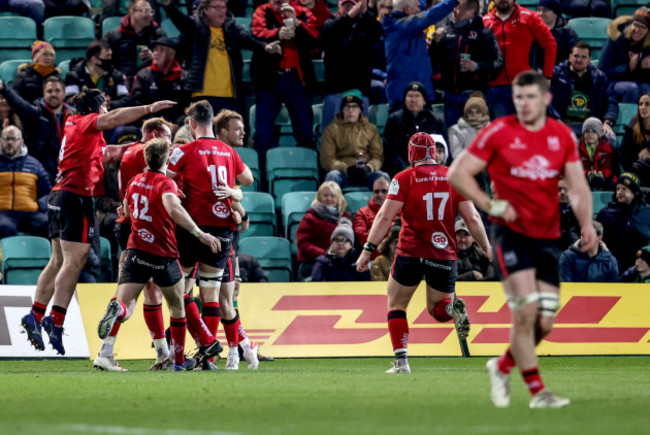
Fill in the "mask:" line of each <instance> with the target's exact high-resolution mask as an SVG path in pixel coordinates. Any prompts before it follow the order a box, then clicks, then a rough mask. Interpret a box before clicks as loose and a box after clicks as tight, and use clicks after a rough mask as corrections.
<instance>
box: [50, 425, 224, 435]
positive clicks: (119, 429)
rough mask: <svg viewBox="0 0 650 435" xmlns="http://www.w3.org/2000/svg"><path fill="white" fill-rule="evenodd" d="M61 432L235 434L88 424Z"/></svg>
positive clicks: (189, 434) (142, 434)
mask: <svg viewBox="0 0 650 435" xmlns="http://www.w3.org/2000/svg"><path fill="white" fill-rule="evenodd" d="M58 427H59V428H60V429H62V430H67V431H70V432H82V433H108V434H129V435H150V434H151V435H236V433H235V432H215V431H202V430H191V429H150V428H145V427H128V426H99V425H90V424H62V425H58Z"/></svg>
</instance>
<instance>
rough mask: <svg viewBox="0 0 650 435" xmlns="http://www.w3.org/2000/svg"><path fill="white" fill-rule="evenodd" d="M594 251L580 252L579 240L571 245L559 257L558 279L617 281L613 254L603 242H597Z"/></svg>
mask: <svg viewBox="0 0 650 435" xmlns="http://www.w3.org/2000/svg"><path fill="white" fill-rule="evenodd" d="M601 228H602V226H601ZM599 238H602V236H601V237H599ZM594 251H595V255H592V252H580V241H579V240H578V241H577V242H575V243H574V244H573V245H571V247H570V248H569V249H567V250H566V251H564V252H563V253H562V256H561V257H560V280H561V281H562V282H618V263H617V262H616V258H614V255H612V253H611V252H609V250H608V249H607V246H605V244H604V243H603V242H599V243H598V245H597V246H596V247H595V248H594Z"/></svg>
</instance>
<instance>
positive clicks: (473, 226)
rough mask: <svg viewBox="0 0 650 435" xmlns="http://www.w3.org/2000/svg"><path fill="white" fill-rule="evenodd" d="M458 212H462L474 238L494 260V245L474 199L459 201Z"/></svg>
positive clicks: (461, 214)
mask: <svg viewBox="0 0 650 435" xmlns="http://www.w3.org/2000/svg"><path fill="white" fill-rule="evenodd" d="M458 213H460V216H461V217H462V218H463V220H464V221H465V223H466V224H467V229H468V230H469V233H470V234H471V235H472V237H474V240H476V243H478V245H479V246H480V247H481V249H482V250H483V252H485V255H486V256H487V257H488V258H489V259H490V261H492V260H493V258H492V246H491V245H490V240H489V238H488V235H487V233H486V232H485V226H484V225H483V220H481V216H480V215H479V214H478V210H476V207H474V203H473V202H472V201H463V202H460V203H458Z"/></svg>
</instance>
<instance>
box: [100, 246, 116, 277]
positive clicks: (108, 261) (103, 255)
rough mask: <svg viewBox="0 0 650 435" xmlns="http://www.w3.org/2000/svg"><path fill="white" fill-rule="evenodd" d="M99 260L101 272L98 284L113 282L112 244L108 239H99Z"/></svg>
mask: <svg viewBox="0 0 650 435" xmlns="http://www.w3.org/2000/svg"><path fill="white" fill-rule="evenodd" d="M99 246H100V249H99V254H100V255H99V258H100V261H101V270H100V272H99V277H98V278H97V282H113V281H114V278H113V259H112V257H111V242H109V241H108V239H107V238H106V237H100V238H99Z"/></svg>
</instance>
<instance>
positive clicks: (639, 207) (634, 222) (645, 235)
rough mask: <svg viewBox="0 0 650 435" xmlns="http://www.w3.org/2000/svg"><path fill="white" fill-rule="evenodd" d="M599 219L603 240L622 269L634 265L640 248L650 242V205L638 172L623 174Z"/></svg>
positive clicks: (598, 215) (598, 216) (599, 214)
mask: <svg viewBox="0 0 650 435" xmlns="http://www.w3.org/2000/svg"><path fill="white" fill-rule="evenodd" d="M596 219H597V220H598V221H599V222H600V223H602V224H603V227H604V233H603V235H604V239H603V240H604V241H605V244H607V247H608V248H609V250H610V251H612V254H614V256H615V257H616V259H617V260H618V268H619V270H626V269H627V268H628V267H630V266H632V264H634V258H635V257H634V256H635V254H636V251H637V250H638V249H639V248H641V247H643V246H645V245H647V244H648V241H650V206H648V205H647V204H646V203H645V201H644V200H643V194H642V192H641V188H640V187H639V177H638V176H637V175H636V174H634V173H631V172H624V173H622V174H621V176H620V177H619V178H618V182H617V184H616V192H615V193H614V201H612V202H610V203H609V204H608V206H607V207H606V208H604V209H602V210H601V211H600V212H599V213H598V214H597V215H596Z"/></svg>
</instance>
